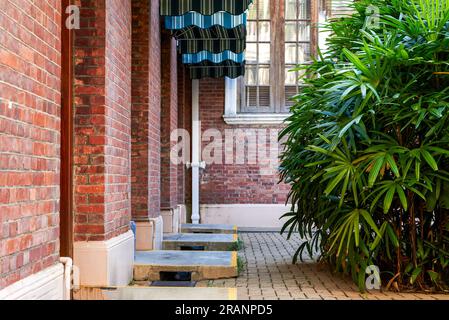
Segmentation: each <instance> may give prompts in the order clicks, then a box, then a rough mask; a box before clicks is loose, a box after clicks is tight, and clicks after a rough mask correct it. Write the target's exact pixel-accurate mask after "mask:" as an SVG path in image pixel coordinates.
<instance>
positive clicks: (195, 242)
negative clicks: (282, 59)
mask: <svg viewBox="0 0 449 320" xmlns="http://www.w3.org/2000/svg"><path fill="white" fill-rule="evenodd" d="M237 240H238V236H237V234H208V233H206V234H203V233H177V234H170V235H165V236H164V239H163V241H162V248H163V249H164V250H204V251H234V250H237V249H238V248H237V245H238V243H237ZM194 248H196V249H194Z"/></svg>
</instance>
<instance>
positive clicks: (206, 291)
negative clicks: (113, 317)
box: [102, 287, 237, 300]
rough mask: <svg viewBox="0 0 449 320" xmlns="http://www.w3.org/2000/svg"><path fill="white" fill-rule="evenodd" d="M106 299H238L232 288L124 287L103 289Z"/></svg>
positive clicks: (234, 289)
mask: <svg viewBox="0 0 449 320" xmlns="http://www.w3.org/2000/svg"><path fill="white" fill-rule="evenodd" d="M102 295H103V297H104V300H237V289H236V288H232V289H228V288H183V287H172V288H160V287H150V288H149V287H123V288H116V289H112V290H109V289H104V290H102Z"/></svg>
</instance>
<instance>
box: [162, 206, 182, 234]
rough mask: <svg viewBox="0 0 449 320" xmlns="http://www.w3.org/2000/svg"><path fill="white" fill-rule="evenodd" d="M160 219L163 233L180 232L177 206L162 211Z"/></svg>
mask: <svg viewBox="0 0 449 320" xmlns="http://www.w3.org/2000/svg"><path fill="white" fill-rule="evenodd" d="M161 217H162V219H163V221H164V222H163V225H164V233H179V232H180V228H179V226H180V220H181V218H180V210H179V206H178V207H176V208H173V209H162V210H161Z"/></svg>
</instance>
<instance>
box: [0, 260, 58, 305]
mask: <svg viewBox="0 0 449 320" xmlns="http://www.w3.org/2000/svg"><path fill="white" fill-rule="evenodd" d="M0 300H64V266H63V264H61V263H58V264H57V265H55V266H52V267H50V268H47V269H44V270H42V271H40V272H38V273H36V274H33V275H31V276H29V277H26V278H25V279H22V280H20V281H18V282H16V283H13V284H12V285H10V286H8V287H6V288H4V289H2V290H0Z"/></svg>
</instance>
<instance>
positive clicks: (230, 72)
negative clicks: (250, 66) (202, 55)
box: [189, 60, 245, 79]
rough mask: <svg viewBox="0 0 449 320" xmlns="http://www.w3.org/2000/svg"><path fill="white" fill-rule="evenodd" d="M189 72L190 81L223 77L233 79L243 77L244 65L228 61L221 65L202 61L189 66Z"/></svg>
mask: <svg viewBox="0 0 449 320" xmlns="http://www.w3.org/2000/svg"><path fill="white" fill-rule="evenodd" d="M189 72H190V78H191V79H202V78H223V77H228V78H231V79H235V78H238V77H240V76H244V75H245V63H235V62H232V61H229V60H228V61H225V62H222V63H211V62H206V61H203V62H201V63H197V64H192V65H189Z"/></svg>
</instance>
